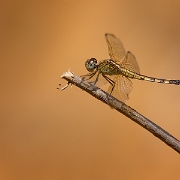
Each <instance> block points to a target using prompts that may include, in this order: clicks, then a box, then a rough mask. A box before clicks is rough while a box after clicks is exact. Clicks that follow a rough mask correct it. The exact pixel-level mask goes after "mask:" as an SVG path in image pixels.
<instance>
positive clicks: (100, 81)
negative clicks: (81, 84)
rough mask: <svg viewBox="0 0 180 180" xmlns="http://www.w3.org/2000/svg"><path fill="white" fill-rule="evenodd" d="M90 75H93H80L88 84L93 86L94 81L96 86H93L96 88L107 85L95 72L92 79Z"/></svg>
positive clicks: (100, 75)
mask: <svg viewBox="0 0 180 180" xmlns="http://www.w3.org/2000/svg"><path fill="white" fill-rule="evenodd" d="M92 74H93V73H89V74H86V75H82V76H81V77H83V79H84V80H86V81H88V82H90V83H92V84H94V83H95V81H97V82H96V84H95V85H96V86H102V85H104V84H107V83H108V81H107V80H106V79H105V78H104V77H103V76H102V74H99V75H98V71H97V72H96V74H95V75H94V76H92V78H90V77H91V75H92ZM89 78H90V79H89Z"/></svg>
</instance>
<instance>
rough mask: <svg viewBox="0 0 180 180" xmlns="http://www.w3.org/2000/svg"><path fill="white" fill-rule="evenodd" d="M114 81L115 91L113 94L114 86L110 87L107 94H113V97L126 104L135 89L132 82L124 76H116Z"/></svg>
mask: <svg viewBox="0 0 180 180" xmlns="http://www.w3.org/2000/svg"><path fill="white" fill-rule="evenodd" d="M112 80H113V81H114V82H115V87H114V90H113V92H112V93H111V91H112V86H110V87H109V88H108V91H107V92H108V93H111V95H112V96H114V97H116V98H117V99H119V100H120V101H123V102H126V101H127V100H128V99H129V94H130V92H131V90H132V88H133V84H132V82H131V80H130V79H128V78H127V77H125V76H122V75H116V76H114V78H113V79H112Z"/></svg>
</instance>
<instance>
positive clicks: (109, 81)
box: [103, 75, 115, 94]
mask: <svg viewBox="0 0 180 180" xmlns="http://www.w3.org/2000/svg"><path fill="white" fill-rule="evenodd" d="M103 77H104V78H105V79H106V80H107V81H108V83H109V84H111V86H112V90H111V92H110V94H111V93H112V92H113V90H114V87H115V82H114V81H113V80H112V79H110V78H108V77H107V76H105V75H103Z"/></svg>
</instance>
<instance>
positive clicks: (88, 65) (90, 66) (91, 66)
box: [85, 58, 98, 72]
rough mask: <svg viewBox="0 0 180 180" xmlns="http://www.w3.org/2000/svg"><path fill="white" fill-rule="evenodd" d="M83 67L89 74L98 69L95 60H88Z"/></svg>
mask: <svg viewBox="0 0 180 180" xmlns="http://www.w3.org/2000/svg"><path fill="white" fill-rule="evenodd" d="M85 66H86V69H87V70H88V71H89V72H93V71H94V70H95V69H96V68H97V67H98V64H97V60H96V59H95V58H91V59H88V60H87V61H86V62H85Z"/></svg>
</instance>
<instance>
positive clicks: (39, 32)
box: [0, 0, 180, 180]
mask: <svg viewBox="0 0 180 180" xmlns="http://www.w3.org/2000/svg"><path fill="white" fill-rule="evenodd" d="M0 25H1V28H0V63H1V64H0V78H1V83H0V89H1V93H0V94H1V95H0V96H1V100H0V102H1V103H0V179H3V180H39V179H43V180H51V179H53V180H59V179H62V180H81V179H82V180H101V179H102V180H117V179H134V180H139V179H146V180H150V179H164V180H169V179H173V180H178V179H180V158H179V154H178V153H177V152H175V151H174V150H173V149H171V148H170V147H168V146H167V145H165V144H164V143H162V142H161V141H160V140H159V139H157V138H156V137H154V136H153V135H152V134H150V133H149V132H147V131H146V130H144V129H143V128H141V127H140V126H139V125H137V124H135V123H134V122H132V121H131V120H129V119H128V118H127V117H125V116H124V115H122V114H120V113H117V112H116V111H115V110H112V109H110V108H109V107H108V106H106V105H105V104H102V103H101V102H100V101H98V100H96V99H95V98H93V97H91V96H90V95H88V94H87V93H85V92H83V91H82V90H80V89H79V88H77V87H75V86H73V87H72V88H70V87H69V88H67V89H66V90H65V91H62V92H61V91H59V90H57V89H56V88H57V87H58V84H59V83H61V84H63V85H65V84H66V81H65V80H63V79H61V78H60V76H61V75H62V73H63V72H66V71H67V70H68V69H69V68H71V70H72V71H73V72H74V73H75V74H76V75H83V74H86V73H87V71H86V69H85V67H84V63H85V60H86V59H87V58H91V57H95V58H97V59H98V60H102V59H105V58H108V57H109V56H108V51H107V45H106V42H105V38H104V34H105V33H113V34H115V35H116V36H117V37H119V38H120V39H121V41H122V42H123V44H124V46H125V48H126V50H130V51H131V52H133V54H134V55H135V56H136V58H137V61H138V63H139V66H140V69H141V73H142V74H145V75H149V76H154V77H159V78H168V79H180V70H179V67H180V1H178V0H177V1H176V0H172V1H164V0H151V1H150V0H147V1H142V0H137V1H130V0H119V1H118V0H111V1H103V0H100V1H95V0H92V1H73V0H72V1H65V0H64V1H63V0H51V1H47V0H43V1H35V0H34V1H33V0H32V1H23V0H19V1H13V0H9V1H8V0H6V1H0ZM132 81H133V84H134V88H133V91H132V93H131V94H130V100H129V101H128V102H127V104H128V105H130V106H131V107H132V108H134V109H136V110H137V111H138V112H140V113H141V114H143V115H144V116H146V117H147V118H149V119H151V120H152V121H153V122H155V123H156V124H158V125H159V126H161V127H162V128H164V129H165V130H166V131H168V132H169V133H171V134H172V135H173V136H175V137H176V138H178V139H180V115H179V111H180V87H179V86H174V85H164V84H157V83H150V82H144V81H138V80H132Z"/></svg>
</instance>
